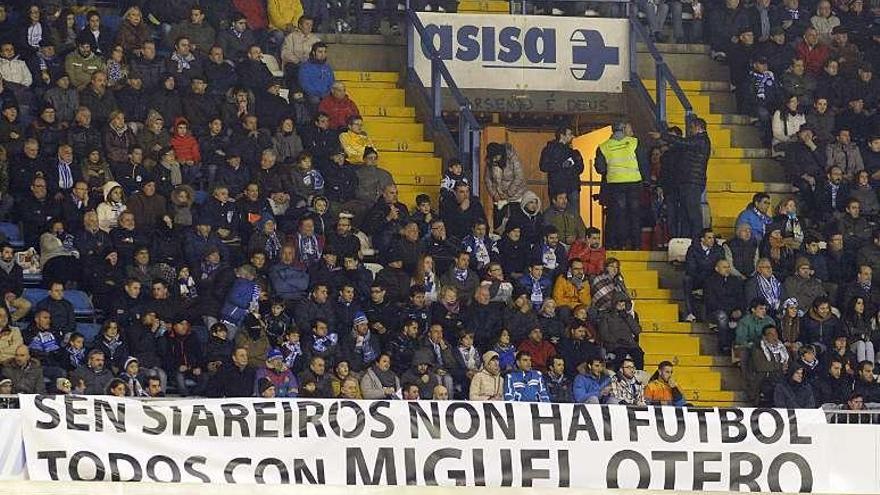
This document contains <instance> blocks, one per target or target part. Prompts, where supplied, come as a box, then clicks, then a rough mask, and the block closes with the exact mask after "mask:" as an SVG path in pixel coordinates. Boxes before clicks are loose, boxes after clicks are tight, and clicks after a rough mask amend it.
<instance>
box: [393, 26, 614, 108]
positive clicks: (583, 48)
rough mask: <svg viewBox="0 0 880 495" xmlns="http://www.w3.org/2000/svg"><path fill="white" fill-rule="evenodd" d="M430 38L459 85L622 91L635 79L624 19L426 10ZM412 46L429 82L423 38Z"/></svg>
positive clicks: (419, 68)
mask: <svg viewBox="0 0 880 495" xmlns="http://www.w3.org/2000/svg"><path fill="white" fill-rule="evenodd" d="M419 19H420V20H421V21H422V24H423V25H424V26H425V37H426V38H428V40H429V43H428V44H429V46H430V45H433V46H434V49H435V50H437V52H438V54H439V56H440V58H441V59H442V60H443V62H444V63H445V64H446V67H447V68H448V69H449V72H450V73H451V74H452V77H453V79H454V80H455V83H456V84H457V85H458V86H459V87H461V88H470V89H477V88H483V89H518V90H524V91H578V92H596V93H619V92H621V91H622V90H621V83H622V82H623V81H626V80H628V79H629V35H628V33H629V26H628V22H627V21H626V20H625V19H584V18H560V17H546V16H508V15H501V16H484V15H469V14H457V15H450V14H439V13H430V12H427V13H420V14H419ZM409 49H410V50H411V51H412V53H411V55H412V60H413V65H414V67H415V70H416V72H417V74H418V75H419V77H420V78H421V79H422V82H424V83H425V84H427V83H429V82H430V80H431V55H430V50H429V49H428V47H426V46H423V44H422V41H421V36H419V34H418V33H417V32H416V33H414V34H413V42H412V43H411V44H410V47H409Z"/></svg>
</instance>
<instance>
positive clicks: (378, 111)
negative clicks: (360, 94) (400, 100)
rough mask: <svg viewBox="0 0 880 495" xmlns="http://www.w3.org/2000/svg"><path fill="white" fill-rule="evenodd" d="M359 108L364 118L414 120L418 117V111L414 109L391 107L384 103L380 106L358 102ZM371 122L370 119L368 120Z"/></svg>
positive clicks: (402, 106) (400, 106) (399, 106)
mask: <svg viewBox="0 0 880 495" xmlns="http://www.w3.org/2000/svg"><path fill="white" fill-rule="evenodd" d="M358 108H360V110H361V116H362V117H365V118H366V117H392V118H403V117H405V118H412V119H414V118H415V117H416V109H415V108H412V107H407V106H404V105H403V104H400V105H397V106H395V105H389V104H386V103H385V102H383V103H382V104H379V105H367V104H361V103H360V102H358ZM367 120H369V119H367Z"/></svg>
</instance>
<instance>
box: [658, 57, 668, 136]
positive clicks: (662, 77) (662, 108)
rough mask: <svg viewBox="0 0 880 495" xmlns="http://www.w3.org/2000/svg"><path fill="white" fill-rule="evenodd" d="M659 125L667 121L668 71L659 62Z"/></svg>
mask: <svg viewBox="0 0 880 495" xmlns="http://www.w3.org/2000/svg"><path fill="white" fill-rule="evenodd" d="M656 69H657V70H656V74H657V89H656V91H657V115H656V118H657V125H660V123H661V122H664V121H666V72H665V71H664V70H663V69H664V66H663V65H662V64H657V67H656Z"/></svg>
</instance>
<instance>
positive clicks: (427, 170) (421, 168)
mask: <svg viewBox="0 0 880 495" xmlns="http://www.w3.org/2000/svg"><path fill="white" fill-rule="evenodd" d="M381 161H382V166H384V167H385V168H387V169H388V170H389V171H391V173H392V174H395V173H406V172H409V173H410V174H413V173H415V174H419V175H436V174H440V173H441V168H440V167H441V161H440V159H439V158H436V157H434V156H433V155H430V154H428V153H413V152H409V151H388V152H385V153H382V156H381Z"/></svg>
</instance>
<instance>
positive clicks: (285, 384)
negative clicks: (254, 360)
mask: <svg viewBox="0 0 880 495" xmlns="http://www.w3.org/2000/svg"><path fill="white" fill-rule="evenodd" d="M256 378H257V382H256V389H257V394H258V395H259V396H261V397H266V395H265V394H264V391H265V390H267V389H268V388H269V387H273V388H274V389H275V392H274V395H273V397H286V398H293V397H296V396H297V395H298V394H299V385H298V383H297V380H296V376H295V375H294V374H293V372H292V371H291V370H290V369H288V367H287V365H285V364H284V354H283V353H282V352H281V351H280V350H279V349H270V350H269V352H268V353H267V354H266V364H265V366H262V367H260V368H258V369H257V374H256Z"/></svg>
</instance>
